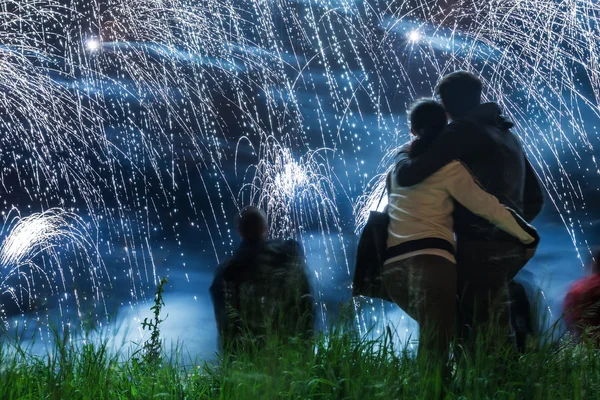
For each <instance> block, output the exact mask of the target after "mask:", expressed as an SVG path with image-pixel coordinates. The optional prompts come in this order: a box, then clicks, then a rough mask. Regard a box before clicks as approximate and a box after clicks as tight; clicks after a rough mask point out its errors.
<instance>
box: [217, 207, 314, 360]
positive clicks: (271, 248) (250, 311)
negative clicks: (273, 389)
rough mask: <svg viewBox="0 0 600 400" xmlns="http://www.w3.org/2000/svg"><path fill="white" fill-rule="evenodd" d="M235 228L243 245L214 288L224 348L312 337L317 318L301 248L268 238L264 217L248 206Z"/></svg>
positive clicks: (219, 274) (225, 264)
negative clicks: (266, 339) (272, 339)
mask: <svg viewBox="0 0 600 400" xmlns="http://www.w3.org/2000/svg"><path fill="white" fill-rule="evenodd" d="M236 226H237V230H238V233H239V235H240V237H241V239H242V243H241V244H240V246H239V247H238V248H237V249H236V250H235V251H234V253H233V255H232V256H231V257H230V258H229V259H228V260H226V261H225V262H223V263H222V264H221V265H219V267H218V268H217V270H216V272H215V277H214V280H213V283H212V286H211V287H210V293H211V296H212V299H213V305H214V309H215V317H216V320H217V329H218V332H219V337H220V342H221V345H222V347H223V348H224V349H225V350H227V351H236V350H238V349H240V346H241V347H243V348H246V349H248V348H249V347H248V346H256V347H258V348H260V346H262V345H263V344H264V340H265V338H267V336H269V337H280V338H285V337H289V336H302V337H304V338H308V337H309V336H310V335H311V334H312V330H313V323H314V314H313V304H312V296H311V294H310V285H309V282H308V277H307V273H306V270H305V263H304V255H303V253H302V249H301V247H300V244H299V243H298V242H296V241H294V240H287V241H283V240H270V241H269V240H267V220H266V216H265V214H264V213H263V211H262V210H260V209H258V208H256V207H246V208H244V209H243V210H242V211H241V212H240V215H239V216H238V218H237V219H236Z"/></svg>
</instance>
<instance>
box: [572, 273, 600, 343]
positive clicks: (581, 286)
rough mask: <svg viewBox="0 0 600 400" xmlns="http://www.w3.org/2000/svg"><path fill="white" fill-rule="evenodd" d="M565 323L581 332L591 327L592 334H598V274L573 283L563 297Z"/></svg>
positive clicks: (599, 284)
mask: <svg viewBox="0 0 600 400" xmlns="http://www.w3.org/2000/svg"><path fill="white" fill-rule="evenodd" d="M563 310H564V314H565V317H564V318H565V323H566V325H567V328H568V329H569V330H570V331H571V332H573V333H575V334H581V333H582V332H583V331H584V330H585V329H587V328H590V327H596V328H594V329H592V331H591V333H592V334H593V336H597V335H599V334H600V274H594V275H592V276H589V277H587V278H583V279H581V280H579V281H577V282H575V283H574V284H573V286H571V289H570V290H569V292H568V293H567V296H566V297H565V303H564V309H563Z"/></svg>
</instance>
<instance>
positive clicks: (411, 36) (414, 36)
mask: <svg viewBox="0 0 600 400" xmlns="http://www.w3.org/2000/svg"><path fill="white" fill-rule="evenodd" d="M407 37H408V40H409V41H410V42H412V43H417V42H419V41H420V40H421V34H420V33H419V31H416V30H414V31H410V32H409V33H408V35H407Z"/></svg>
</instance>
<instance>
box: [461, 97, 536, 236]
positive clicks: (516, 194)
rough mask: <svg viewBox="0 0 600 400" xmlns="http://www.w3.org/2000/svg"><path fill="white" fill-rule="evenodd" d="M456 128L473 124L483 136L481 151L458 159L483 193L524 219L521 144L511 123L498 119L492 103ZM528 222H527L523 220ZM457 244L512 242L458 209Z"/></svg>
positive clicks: (499, 232) (523, 170)
mask: <svg viewBox="0 0 600 400" xmlns="http://www.w3.org/2000/svg"><path fill="white" fill-rule="evenodd" d="M456 123H457V124H462V125H463V126H464V125H466V124H474V125H476V126H477V128H479V129H480V130H481V131H482V132H480V134H483V135H482V137H481V139H480V144H481V145H482V148H480V151H477V152H472V153H470V154H466V155H465V157H463V158H462V159H461V161H463V162H464V163H465V164H466V165H467V166H468V167H469V169H470V170H471V172H472V173H473V175H475V177H476V178H477V180H478V181H479V183H480V184H481V185H482V186H483V187H484V188H485V189H486V191H487V192H488V193H490V194H492V195H494V196H495V197H496V198H498V200H499V201H500V202H501V203H502V204H505V205H507V206H509V207H511V208H512V209H513V210H515V211H517V212H518V213H519V215H524V214H525V213H524V211H525V209H524V190H525V186H524V183H525V175H526V158H525V154H524V153H523V149H522V147H521V144H520V143H519V141H518V139H517V138H516V137H515V135H514V134H513V133H512V132H511V131H510V128H511V127H512V126H513V125H512V123H511V122H509V121H508V120H506V119H505V118H503V117H502V116H501V110H500V108H499V107H498V105H497V104H495V103H487V104H482V105H480V106H478V107H477V108H475V109H474V110H473V111H472V112H470V113H468V114H467V116H466V117H465V118H464V119H463V120H462V121H461V120H459V121H458V122H456ZM526 219H527V218H526ZM454 229H455V232H456V234H457V236H458V240H459V241H460V240H461V238H462V240H472V239H476V240H477V241H484V240H486V241H490V240H491V241H512V240H511V238H510V237H509V236H508V235H507V234H506V233H505V232H502V231H500V230H498V229H497V228H496V227H494V226H493V225H492V224H490V223H489V222H488V221H486V220H484V219H483V218H480V217H478V216H476V215H474V214H473V213H471V212H469V211H468V210H466V209H465V208H464V207H461V206H458V207H457V208H456V214H455V228H454Z"/></svg>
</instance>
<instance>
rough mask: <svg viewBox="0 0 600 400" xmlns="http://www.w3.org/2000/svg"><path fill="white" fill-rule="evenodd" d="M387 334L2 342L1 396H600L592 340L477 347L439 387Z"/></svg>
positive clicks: (598, 361)
mask: <svg viewBox="0 0 600 400" xmlns="http://www.w3.org/2000/svg"><path fill="white" fill-rule="evenodd" d="M390 335H392V333H391V332H390V331H388V332H387V333H386V334H384V335H383V336H382V337H381V338H379V339H377V340H367V339H365V338H360V337H356V336H353V335H352V334H349V333H342V330H341V329H339V330H334V331H333V332H332V333H331V334H330V335H329V337H325V336H324V335H323V336H320V337H318V338H317V339H316V340H315V342H314V343H312V346H306V345H303V344H301V343H297V342H296V343H294V342H293V341H292V342H290V341H288V342H287V343H280V342H276V341H271V342H269V344H268V345H267V346H266V348H265V349H263V350H261V351H260V352H256V353H254V354H252V353H249V354H246V355H243V356H240V357H237V358H230V359H223V360H221V362H219V363H218V365H207V364H204V365H200V366H198V365H197V364H194V363H191V362H186V361H185V360H184V358H183V357H182V355H181V354H179V353H178V352H174V353H173V354H163V355H162V357H161V360H160V361H158V362H156V363H155V364H148V363H147V362H144V361H140V360H141V358H140V357H139V355H140V353H139V352H137V353H136V352H133V353H130V355H126V354H125V353H124V352H125V350H123V351H122V352H120V353H119V352H111V351H109V350H108V346H107V345H106V344H99V345H93V344H83V343H81V342H70V341H68V340H64V341H61V340H58V341H56V343H57V344H56V345H55V347H54V349H53V350H52V351H51V352H50V354H48V355H47V356H45V357H38V356H33V355H31V354H29V353H28V352H27V351H25V350H23V349H22V348H20V347H19V345H17V344H16V343H14V342H12V341H10V340H8V339H5V340H4V341H3V342H2V347H1V350H0V399H153V398H159V399H360V400H367V399H378V398H381V399H402V398H410V399H435V398H448V399H453V398H465V399H486V398H490V399H595V398H599V399H600V357H599V353H598V352H597V351H596V350H594V349H593V348H592V347H591V346H585V345H573V344H567V343H565V344H563V345H562V346H554V347H552V348H551V347H544V348H541V349H537V350H532V351H531V352H530V353H528V354H526V355H523V356H520V357H514V356H511V355H510V353H509V352H505V351H502V350H496V351H493V350H489V349H487V350H486V351H484V346H483V344H481V347H480V350H479V351H477V352H476V354H475V355H474V356H473V357H472V358H469V359H465V358H463V359H461V360H460V361H459V362H458V364H457V365H456V367H455V371H454V374H453V377H452V379H451V380H450V381H449V383H448V384H447V385H446V390H445V391H444V393H443V394H442V393H441V390H442V386H443V385H442V380H441V379H440V375H439V374H438V373H437V372H436V371H426V368H423V367H422V368H419V367H418V366H417V361H415V360H414V359H411V358H410V357H409V356H408V355H407V354H406V353H405V352H403V351H402V350H400V351H399V350H398V349H394V348H393V344H392V342H391V341H390V340H389V339H390Z"/></svg>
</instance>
